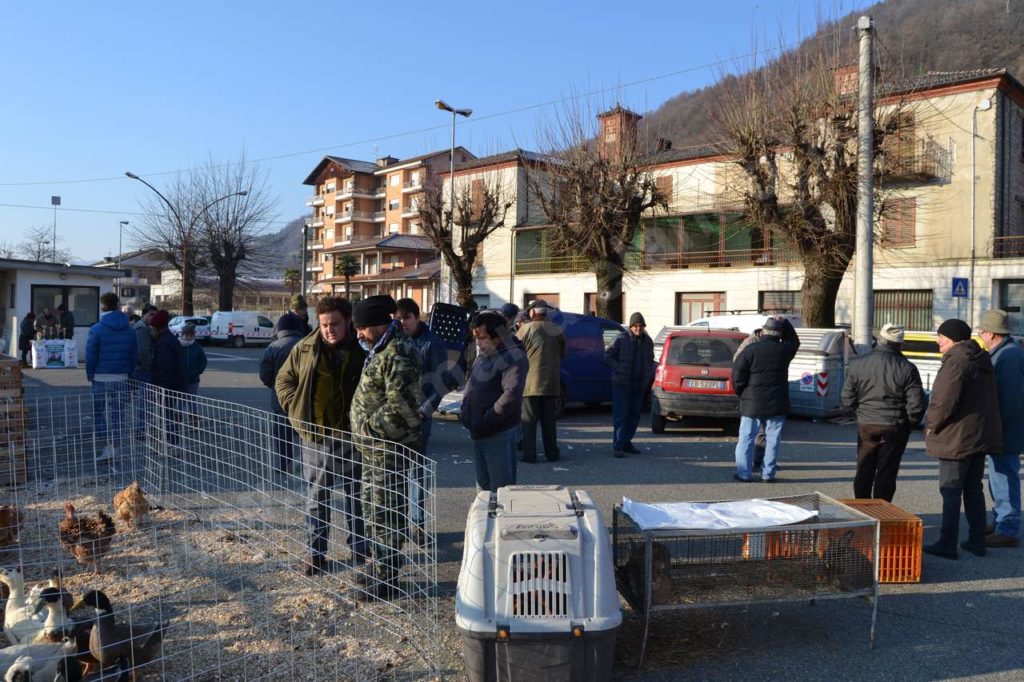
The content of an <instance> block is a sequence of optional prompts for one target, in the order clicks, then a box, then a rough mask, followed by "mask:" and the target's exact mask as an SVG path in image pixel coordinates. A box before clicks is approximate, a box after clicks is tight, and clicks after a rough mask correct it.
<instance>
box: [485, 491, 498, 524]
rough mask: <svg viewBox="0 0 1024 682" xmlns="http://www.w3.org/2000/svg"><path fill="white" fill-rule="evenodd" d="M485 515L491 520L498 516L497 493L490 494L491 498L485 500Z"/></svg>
mask: <svg viewBox="0 0 1024 682" xmlns="http://www.w3.org/2000/svg"><path fill="white" fill-rule="evenodd" d="M487 515H488V516H489V517H491V518H492V519H493V518H494V517H495V516H497V515H498V493H491V497H490V499H489V500H487Z"/></svg>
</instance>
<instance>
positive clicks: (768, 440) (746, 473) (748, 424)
mask: <svg viewBox="0 0 1024 682" xmlns="http://www.w3.org/2000/svg"><path fill="white" fill-rule="evenodd" d="M785 422H786V415H784V414H783V415H779V416H778V417H740V436H739V439H737V441H736V475H737V476H739V477H740V478H742V479H743V480H745V481H749V480H750V479H751V478H752V477H753V470H752V469H753V463H754V441H755V440H756V439H757V432H758V430H759V429H761V428H764V437H765V449H764V462H763V463H762V464H761V480H763V481H771V480H774V479H775V469H776V460H777V459H778V455H779V440H780V439H781V438H782V425H783V424H784V423H785Z"/></svg>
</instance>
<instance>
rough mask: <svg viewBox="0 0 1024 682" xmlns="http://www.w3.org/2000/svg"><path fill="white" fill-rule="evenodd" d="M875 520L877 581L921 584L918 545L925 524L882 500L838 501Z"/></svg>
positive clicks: (921, 540)
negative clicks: (878, 534) (878, 533)
mask: <svg viewBox="0 0 1024 682" xmlns="http://www.w3.org/2000/svg"><path fill="white" fill-rule="evenodd" d="M839 501H840V502H842V503H843V504H845V505H847V506H849V507H853V508H854V509H856V510H857V511H859V512H861V513H863V514H867V515H868V516H870V517H872V518H875V519H878V523H879V524H880V526H881V529H880V532H881V538H880V539H879V550H878V552H879V557H878V582H880V583H919V582H921V545H922V543H923V541H924V523H922V521H921V519H920V518H919V517H917V516H914V515H913V514H911V513H910V512H908V511H904V510H903V509H900V508H899V507H897V506H896V505H894V504H892V503H890V502H886V501H885V500H839Z"/></svg>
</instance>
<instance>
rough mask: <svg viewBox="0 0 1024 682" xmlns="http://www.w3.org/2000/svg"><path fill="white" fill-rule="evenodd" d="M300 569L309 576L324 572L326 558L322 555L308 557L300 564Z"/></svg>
mask: <svg viewBox="0 0 1024 682" xmlns="http://www.w3.org/2000/svg"><path fill="white" fill-rule="evenodd" d="M299 569H300V570H301V571H302V572H303V573H304V574H305V575H306V577H307V578H312V577H313V576H315V575H320V574H321V573H323V572H324V560H323V559H322V558H320V557H306V558H305V559H303V560H302V563H301V564H299Z"/></svg>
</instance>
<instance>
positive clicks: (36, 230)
mask: <svg viewBox="0 0 1024 682" xmlns="http://www.w3.org/2000/svg"><path fill="white" fill-rule="evenodd" d="M61 239H62V237H61V236H60V235H58V243H60V241H61ZM52 240H53V228H52V227H50V226H49V225H36V226H33V227H30V228H28V229H27V230H25V231H24V232H23V233H22V240H21V242H19V244H18V247H17V253H18V255H20V256H21V257H22V258H24V259H25V260H33V261H42V262H46V263H66V262H68V261H70V260H71V250H70V249H62V248H58V249H57V253H56V254H55V253H54V252H53V241H52Z"/></svg>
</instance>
